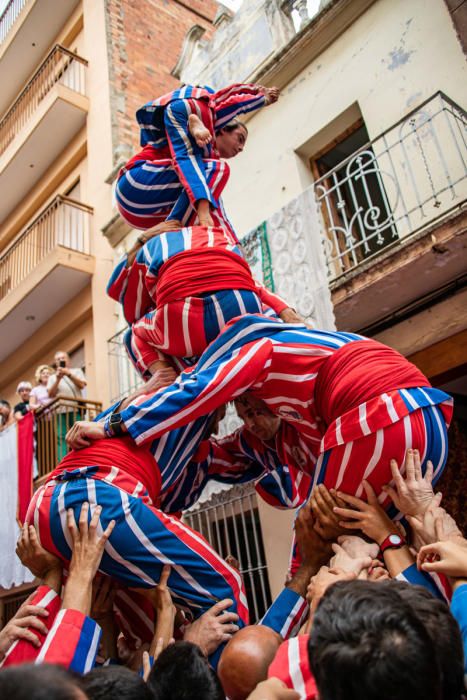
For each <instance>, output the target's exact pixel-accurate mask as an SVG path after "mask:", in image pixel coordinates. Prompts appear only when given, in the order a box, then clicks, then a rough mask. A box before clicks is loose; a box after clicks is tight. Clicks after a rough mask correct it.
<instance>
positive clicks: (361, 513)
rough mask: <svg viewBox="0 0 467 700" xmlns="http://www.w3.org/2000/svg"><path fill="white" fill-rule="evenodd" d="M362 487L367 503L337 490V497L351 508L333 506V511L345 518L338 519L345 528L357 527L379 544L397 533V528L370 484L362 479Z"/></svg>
mask: <svg viewBox="0 0 467 700" xmlns="http://www.w3.org/2000/svg"><path fill="white" fill-rule="evenodd" d="M363 488H364V489H365V493H366V496H367V499H368V502H367V503H366V502H365V501H362V499H361V498H357V497H356V496H349V495H348V494H346V493H340V492H339V493H338V496H339V498H341V499H342V500H343V501H345V502H346V503H347V504H348V506H351V508H349V507H347V508H340V507H335V508H334V512H335V513H337V515H338V516H340V517H341V518H346V520H341V521H340V523H339V524H340V525H341V527H343V528H346V529H355V528H359V529H360V530H361V531H362V532H363V533H364V534H365V535H366V536H367V537H369V538H370V539H372V540H374V542H376V543H377V544H379V545H380V544H381V543H382V542H383V541H384V540H385V539H386V537H387V536H388V535H391V534H398V529H397V526H396V525H395V524H394V523H393V521H392V520H391V518H390V517H389V516H388V515H387V513H386V512H385V511H384V510H383V509H382V508H381V506H380V504H379V503H378V499H377V497H376V493H375V492H374V490H373V487H372V486H371V484H370V483H369V482H368V481H364V482H363Z"/></svg>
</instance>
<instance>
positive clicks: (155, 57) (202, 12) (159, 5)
mask: <svg viewBox="0 0 467 700" xmlns="http://www.w3.org/2000/svg"><path fill="white" fill-rule="evenodd" d="M217 7H218V3H217V2H216V1H215V0H106V19H107V26H106V31H107V51H108V56H109V73H110V75H109V82H110V100H111V110H112V145H113V163H114V166H117V165H118V164H119V163H121V162H122V161H124V160H126V159H127V158H128V157H129V155H131V154H132V153H133V152H134V151H135V150H136V149H137V147H138V143H139V133H138V127H137V124H136V120H135V112H136V110H137V109H138V107H140V106H141V105H142V104H144V103H145V102H148V101H149V100H151V99H154V98H155V97H158V96H159V95H163V94H164V93H165V92H168V91H169V90H171V89H173V88H176V87H177V85H178V84H179V81H178V80H177V79H176V78H174V77H173V76H172V75H171V71H172V69H173V68H174V66H175V64H176V63H177V60H178V58H179V55H180V52H181V50H182V46H183V40H184V38H185V35H186V33H187V32H188V30H189V29H190V28H191V27H192V26H193V25H195V24H198V25H200V26H202V27H204V28H205V29H206V34H205V36H206V37H209V36H211V34H212V31H213V26H212V20H213V19H214V16H215V14H216V11H217Z"/></svg>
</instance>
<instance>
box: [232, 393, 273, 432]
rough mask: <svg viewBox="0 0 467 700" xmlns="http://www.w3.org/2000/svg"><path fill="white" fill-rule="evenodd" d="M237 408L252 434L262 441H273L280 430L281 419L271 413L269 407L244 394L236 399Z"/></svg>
mask: <svg viewBox="0 0 467 700" xmlns="http://www.w3.org/2000/svg"><path fill="white" fill-rule="evenodd" d="M235 408H236V409H237V413H238V416H239V418H240V419H241V420H242V421H243V422H244V423H245V426H246V427H247V428H248V430H249V431H250V433H253V435H256V437H258V438H259V439H260V440H263V441H266V442H267V441H268V440H272V438H273V437H274V436H275V434H276V433H277V431H278V430H279V427H280V424H281V419H280V418H279V417H278V416H275V415H274V413H271V411H270V410H269V408H268V407H267V405H266V404H265V403H264V401H261V399H257V398H255V397H254V396H252V395H251V394H248V393H246V394H242V395H241V396H239V397H238V398H237V399H235Z"/></svg>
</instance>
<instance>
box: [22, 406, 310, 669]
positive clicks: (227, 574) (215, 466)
mask: <svg viewBox="0 0 467 700" xmlns="http://www.w3.org/2000/svg"><path fill="white" fill-rule="evenodd" d="M110 411H111V409H109V411H107V412H106V413H108V412H110ZM207 423H208V418H202V419H198V421H195V423H194V424H189V425H188V426H185V427H184V428H181V429H180V430H176V431H173V432H171V433H166V434H165V435H164V436H163V437H162V438H161V439H159V440H154V441H153V442H152V443H151V445H150V448H149V450H145V449H143V450H142V449H141V448H135V447H134V446H133V445H132V444H131V440H130V439H129V438H123V439H118V440H117V442H116V445H115V447H116V449H115V450H111V451H110V453H109V451H108V448H109V444H108V443H105V444H104V445H103V447H104V451H103V450H102V449H100V447H101V445H100V444H99V441H98V442H97V443H94V445H93V446H92V447H91V448H86V449H84V450H80V451H78V452H74V453H71V454H70V455H68V456H67V458H66V459H65V460H64V461H63V462H62V463H61V465H59V467H58V468H57V470H56V471H55V472H54V473H53V474H52V475H51V477H50V478H49V481H48V482H47V484H46V485H45V486H43V487H41V489H39V490H38V491H37V493H36V494H35V496H34V498H33V501H32V502H31V505H30V507H29V511H28V516H27V517H28V519H29V522H34V524H35V526H36V528H37V530H38V533H39V536H40V539H41V542H42V544H43V546H45V547H46V549H48V550H49V551H51V552H53V553H55V554H57V555H58V556H60V557H61V558H62V559H65V560H67V559H69V557H70V554H71V549H70V543H69V541H68V537H67V530H66V522H65V517H66V509H67V508H70V507H71V508H73V509H74V511H75V514H78V513H79V510H80V508H81V504H82V502H83V501H85V500H87V501H89V502H90V504H91V509H92V507H93V506H95V505H96V504H97V503H99V504H100V505H102V507H103V513H102V516H101V520H102V525H103V527H105V526H106V524H107V522H108V521H109V520H110V519H112V518H115V519H116V521H117V525H116V527H115V529H114V531H113V533H112V536H111V538H110V541H109V543H107V544H106V551H105V554H104V557H103V560H102V564H101V570H102V571H103V572H105V573H106V574H108V575H111V576H112V577H113V578H114V579H115V580H116V581H119V582H120V583H122V584H124V586H143V587H145V586H150V585H154V583H155V582H157V581H158V578H159V572H160V567H161V565H162V563H166V562H168V563H171V564H172V567H173V572H172V574H171V576H170V580H169V585H170V589H171V592H172V595H173V597H174V599H175V600H176V601H177V603H178V604H179V605H181V606H182V607H184V608H185V609H186V610H188V611H190V613H191V614H192V615H193V616H195V617H197V616H198V615H200V614H202V613H203V612H205V611H206V609H208V608H209V607H210V606H211V605H213V604H214V602H216V600H219V599H221V598H224V597H230V598H232V599H233V600H234V601H235V603H234V606H233V607H234V609H235V610H236V611H237V612H238V614H239V615H240V618H241V620H240V624H243V622H245V621H246V620H247V608H246V598H245V594H244V590H243V582H242V581H241V577H240V575H239V574H238V572H236V571H235V570H234V569H231V568H230V567H229V566H228V565H227V564H226V563H225V561H224V560H223V559H222V558H221V557H219V556H218V555H217V554H216V553H215V552H214V550H213V549H212V548H211V547H210V546H209V545H208V543H207V542H206V541H205V540H204V539H203V538H202V537H201V536H200V535H199V534H198V533H197V532H195V531H193V530H191V529H190V528H188V527H187V526H186V525H184V524H183V523H182V522H181V521H180V520H179V519H178V517H176V516H175V517H173V516H171V515H170V513H173V514H175V513H177V512H178V511H180V510H182V509H183V508H186V507H189V506H190V505H192V504H193V503H195V502H196V500H197V498H198V497H199V495H200V493H201V491H202V490H203V488H204V486H205V485H206V483H207V482H208V481H209V480H210V479H213V478H216V479H218V480H220V481H222V482H223V483H239V482H246V481H250V480H252V479H259V481H258V485H257V489H258V491H259V492H260V494H261V495H262V496H264V495H265V494H267V493H268V491H269V490H271V494H272V497H273V498H276V497H275V495H274V490H275V489H277V483H278V481H280V480H282V481H283V482H284V484H288V481H290V475H289V473H288V470H286V469H283V472H284V473H283V474H282V475H280V476H279V475H277V474H274V471H273V468H272V466H271V465H270V466H269V469H268V470H267V472H266V473H264V471H265V470H264V469H263V467H262V466H260V465H258V464H253V465H252V464H250V463H249V462H247V461H245V459H242V460H236V459H234V458H231V457H229V455H228V453H227V452H226V451H225V450H224V449H223V448H222V447H219V446H218V445H217V442H216V441H215V440H212V439H211V440H202V442H201V443H200V444H199V441H200V440H201V439H202V437H203V434H204V433H205V430H206V425H207ZM100 442H101V443H102V442H104V441H100ZM156 459H157V461H156ZM91 463H92V464H93V465H94V466H88V465H89V464H91ZM96 464H100V465H101V466H99V467H98V466H96ZM115 464H118V465H119V466H118V467H116V466H114V465H115ZM278 471H280V469H278ZM261 477H262V478H261ZM292 489H293V487H291V486H289V485H285V486H284V490H287V491H290V490H292ZM277 502H279V499H277ZM114 606H115V609H116V612H117V613H118V620H119V624H120V627H121V629H122V630H123V631H124V633H125V637H126V638H127V640H128V641H129V642H130V644H135V643H138V642H139V643H141V642H142V641H150V640H151V638H152V635H153V622H154V621H153V614H152V610H151V608H150V606H149V607H148V605H147V601H146V600H145V599H144V598H142V597H141V596H139V594H136V593H135V592H132V591H126V590H125V589H120V590H118V591H117V595H116V599H115V603H114ZM306 612H307V605H306V601H304V599H303V598H301V597H300V596H298V595H297V594H295V593H294V592H292V591H288V590H287V589H286V590H285V591H284V592H283V594H281V596H279V598H278V599H277V601H276V602H275V603H274V604H273V606H271V609H270V610H269V611H268V612H267V613H266V615H265V617H264V618H263V621H262V622H261V624H264V625H267V626H270V627H272V628H273V629H275V630H276V631H277V632H278V633H279V634H281V635H282V636H283V637H284V638H287V637H288V636H289V635H290V634H293V633H294V632H295V631H296V630H297V629H298V628H299V627H300V625H301V624H302V621H303V616H304V615H306ZM211 661H212V660H211Z"/></svg>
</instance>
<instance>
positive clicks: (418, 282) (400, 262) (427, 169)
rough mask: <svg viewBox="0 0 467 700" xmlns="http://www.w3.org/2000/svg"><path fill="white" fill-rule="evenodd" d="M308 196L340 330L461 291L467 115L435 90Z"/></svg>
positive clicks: (369, 325) (366, 325) (365, 326)
mask: <svg viewBox="0 0 467 700" xmlns="http://www.w3.org/2000/svg"><path fill="white" fill-rule="evenodd" d="M313 192H314V195H315V199H316V201H317V203H318V207H319V210H320V213H321V229H322V231H323V234H322V235H323V241H324V250H325V259H326V267H327V275H328V281H329V284H330V287H331V290H332V295H333V304H334V314H335V318H336V323H337V325H338V327H339V328H346V329H348V330H359V331H363V332H365V333H372V332H374V331H373V330H372V329H373V328H376V326H375V324H377V325H378V324H381V323H383V321H384V320H385V319H386V320H387V321H388V322H389V319H390V318H392V317H393V316H394V314H398V315H399V316H400V314H401V313H403V310H404V309H407V310H409V309H412V311H411V313H412V312H413V304H414V303H416V304H421V303H422V302H423V300H424V299H425V300H428V298H430V303H431V304H434V303H435V302H436V299H442V298H443V295H445V294H448V293H455V291H456V289H458V287H459V280H461V278H462V275H464V274H465V246H466V231H465V211H466V205H467V115H466V112H465V111H464V110H463V109H462V108H461V107H459V105H457V104H455V103H454V102H452V100H450V99H449V98H448V97H447V96H446V95H444V94H442V93H437V94H436V95H434V96H433V97H432V98H430V99H429V100H427V101H426V102H424V103H423V104H421V105H420V106H419V107H417V109H415V110H414V111H412V112H411V113H410V114H408V115H407V116H406V117H404V118H403V119H401V120H400V121H399V122H398V123H397V124H395V125H393V126H392V127H390V128H389V129H388V130H386V131H385V132H384V133H382V134H380V135H379V136H378V137H377V138H375V139H373V140H372V141H371V142H369V143H367V144H366V145H365V146H363V147H362V148H360V149H359V150H357V151H356V152H354V153H352V155H350V156H349V157H348V158H346V159H345V160H343V161H342V162H340V163H339V164H338V165H337V166H336V167H334V168H333V169H332V170H330V171H329V172H327V173H326V174H325V175H323V176H322V177H321V178H320V179H319V180H317V181H316V182H315V184H314V187H313ZM312 235H313V234H312ZM449 290H451V291H449ZM427 303H428V301H427Z"/></svg>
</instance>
